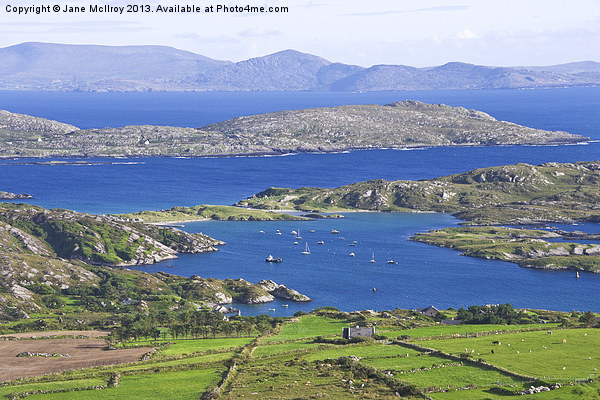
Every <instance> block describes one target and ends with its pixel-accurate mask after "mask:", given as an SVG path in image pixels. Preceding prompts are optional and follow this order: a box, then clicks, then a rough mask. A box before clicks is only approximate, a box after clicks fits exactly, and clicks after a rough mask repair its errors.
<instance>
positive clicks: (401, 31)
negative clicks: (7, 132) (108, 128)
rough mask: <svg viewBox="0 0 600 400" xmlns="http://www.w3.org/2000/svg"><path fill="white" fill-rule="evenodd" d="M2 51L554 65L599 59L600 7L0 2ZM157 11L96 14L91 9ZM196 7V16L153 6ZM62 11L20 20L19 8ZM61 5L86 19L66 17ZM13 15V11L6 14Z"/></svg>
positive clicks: (543, 0) (327, 0) (589, 2)
mask: <svg viewBox="0 0 600 400" xmlns="http://www.w3.org/2000/svg"><path fill="white" fill-rule="evenodd" d="M0 4H1V6H0V47H6V46H11V45H15V44H19V43H22V42H52V43H65V44H100V45H114V46H124V45H166V46H172V47H176V48H179V49H182V50H188V51H192V52H194V53H198V54H202V55H205V56H207V57H211V58H214V59H219V60H230V61H241V60H245V59H248V58H252V57H259V56H264V55H267V54H271V53H274V52H277V51H281V50H285V49H294V50H298V51H301V52H305V53H310V54H315V55H318V56H321V57H324V58H326V59H328V60H330V61H333V62H343V63H347V64H357V65H361V66H371V65H376V64H403V65H411V66H417V67H426V66H434V65H441V64H445V63H447V62H453V61H460V62H467V63H473V64H481V65H494V66H515V65H553V64H561V63H567V62H575V61H584V60H593V61H600V52H599V50H600V0H570V1H568V2H567V1H564V0H493V1H492V0H451V1H442V0H370V1H365V0H360V1H356V0H239V1H229V0H226V1H222V2H218V1H216V0H215V1H213V0H198V1H190V0H148V1H139V0H138V1H137V2H134V1H133V0H131V1H130V0H117V1H102V0H58V1H54V2H53V1H52V0H48V1H39V0H0ZM133 4H137V5H148V6H149V9H150V10H152V11H154V12H150V13H148V12H143V13H142V12H138V13H127V12H124V13H123V14H119V13H114V12H108V13H106V12H104V13H98V12H96V13H92V12H90V11H89V7H90V6H92V5H110V6H112V7H127V5H133ZM186 4H192V5H197V6H199V7H200V8H201V9H202V12H200V13H189V14H182V13H161V12H157V6H158V5H162V6H166V7H168V6H174V5H186ZM219 4H221V5H226V6H229V7H231V6H235V5H238V6H245V5H250V6H257V7H260V6H264V7H287V8H288V12H286V13H262V14H256V13H247V12H243V13H236V12H233V13H232V12H229V13H223V12H219V13H217V12H212V13H207V12H204V8H205V7H207V6H210V5H212V6H213V10H214V9H215V8H216V6H217V5H219ZM34 5H47V6H49V7H50V8H52V7H53V6H55V5H57V6H59V7H60V8H61V11H59V12H42V13H40V14H31V13H28V14H26V15H25V14H20V15H19V14H17V13H16V12H15V11H14V10H15V7H19V6H22V7H27V6H34ZM65 6H74V7H85V8H86V12H83V13H81V12H77V13H75V12H63V11H62V10H63V9H64V7H65ZM9 8H10V9H9Z"/></svg>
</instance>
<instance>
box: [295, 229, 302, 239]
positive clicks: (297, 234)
mask: <svg viewBox="0 0 600 400" xmlns="http://www.w3.org/2000/svg"><path fill="white" fill-rule="evenodd" d="M296 239H298V240H300V239H302V236H300V229H298V232H296Z"/></svg>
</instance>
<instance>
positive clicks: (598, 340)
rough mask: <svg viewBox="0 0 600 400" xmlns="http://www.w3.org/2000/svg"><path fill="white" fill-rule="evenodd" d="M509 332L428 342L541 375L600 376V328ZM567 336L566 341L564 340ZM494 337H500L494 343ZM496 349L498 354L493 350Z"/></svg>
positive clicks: (542, 376) (454, 351)
mask: <svg viewBox="0 0 600 400" xmlns="http://www.w3.org/2000/svg"><path fill="white" fill-rule="evenodd" d="M552 332H553V334H552V335H549V334H548V333H546V331H538V332H522V333H509V334H504V335H497V336H496V335H494V336H486V337H479V338H469V339H462V338H461V339H450V340H431V341H427V342H426V345H427V346H428V347H431V348H435V349H438V350H442V351H445V352H448V353H452V354H461V353H464V350H465V348H466V349H468V351H469V352H471V351H472V350H475V354H478V355H476V356H475V358H482V359H483V360H485V361H487V362H489V363H491V364H494V365H497V366H500V367H503V368H506V369H508V370H511V371H514V372H517V373H520V374H525V375H530V376H535V377H537V378H541V379H550V380H569V379H585V378H589V377H590V376H592V377H597V376H598V375H597V373H598V371H597V370H594V368H596V369H600V346H599V344H600V330H598V329H572V330H554V331H552ZM563 339H564V340H565V341H566V343H563ZM492 341H500V342H501V345H494V344H492ZM492 350H494V354H492V353H491V351H492Z"/></svg>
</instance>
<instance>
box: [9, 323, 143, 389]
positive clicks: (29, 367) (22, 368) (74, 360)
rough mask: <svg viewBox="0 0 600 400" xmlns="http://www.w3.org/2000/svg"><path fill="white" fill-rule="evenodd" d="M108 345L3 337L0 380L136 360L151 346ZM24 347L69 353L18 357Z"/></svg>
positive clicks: (80, 341) (102, 343)
mask: <svg viewBox="0 0 600 400" xmlns="http://www.w3.org/2000/svg"><path fill="white" fill-rule="evenodd" d="M88 332H89V331H88ZM63 334H64V332H63ZM29 335H31V334H29ZM105 348H106V341H105V340H103V339H44V340H2V341H0V381H7V380H11V379H16V378H24V377H31V376H38V375H46V374H52V373H55V372H61V371H67V370H73V369H82V368H91V367H97V366H101V365H114V364H122V363H128V362H134V361H138V360H139V358H140V357H141V356H142V355H143V354H144V353H146V352H148V350H149V349H148V348H139V349H126V350H105ZM24 351H29V352H31V353H60V354H68V355H69V356H70V357H53V358H46V357H16V355H17V354H19V353H22V352H24Z"/></svg>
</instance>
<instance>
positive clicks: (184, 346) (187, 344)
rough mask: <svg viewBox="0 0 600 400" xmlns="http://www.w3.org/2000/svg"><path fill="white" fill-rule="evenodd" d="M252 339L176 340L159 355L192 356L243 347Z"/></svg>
mask: <svg viewBox="0 0 600 400" xmlns="http://www.w3.org/2000/svg"><path fill="white" fill-rule="evenodd" d="M252 340H254V338H228V339H223V338H219V339H189V340H178V341H177V342H175V343H173V344H172V345H170V346H169V347H167V348H165V349H164V350H162V351H161V352H160V353H161V354H164V355H169V356H170V355H179V354H192V353H197V352H201V351H207V350H220V349H230V348H235V347H241V346H245V345H246V344H248V343H250V342H251V341H252Z"/></svg>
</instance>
